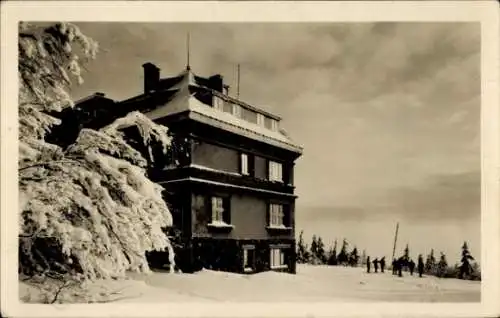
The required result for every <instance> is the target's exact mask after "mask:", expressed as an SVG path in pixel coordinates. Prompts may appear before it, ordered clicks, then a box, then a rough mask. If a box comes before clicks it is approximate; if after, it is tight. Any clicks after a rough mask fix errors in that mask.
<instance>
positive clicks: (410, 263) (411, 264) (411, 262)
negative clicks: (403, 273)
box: [408, 259, 415, 276]
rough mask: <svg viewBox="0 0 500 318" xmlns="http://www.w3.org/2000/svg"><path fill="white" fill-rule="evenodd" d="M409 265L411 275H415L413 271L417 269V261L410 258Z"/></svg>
mask: <svg viewBox="0 0 500 318" xmlns="http://www.w3.org/2000/svg"><path fill="white" fill-rule="evenodd" d="M408 267H409V268H410V275H411V276H413V271H414V270H415V262H414V261H413V260H412V259H410V262H409V263H408Z"/></svg>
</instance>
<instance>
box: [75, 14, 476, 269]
mask: <svg viewBox="0 0 500 318" xmlns="http://www.w3.org/2000/svg"><path fill="white" fill-rule="evenodd" d="M77 25H79V26H80V28H81V30H82V31H83V32H84V33H85V34H87V35H88V36H90V37H92V38H94V39H95V40H97V41H98V42H99V44H100V47H101V52H100V53H99V54H98V56H97V59H96V60H94V61H91V62H90V63H88V64H87V65H86V68H87V70H88V72H86V73H85V74H84V79H85V83H84V84H83V85H81V86H80V87H76V88H74V89H73V96H74V98H80V97H84V96H87V95H89V94H92V93H94V92H97V91H99V92H104V93H105V94H106V95H107V96H108V97H110V98H113V99H118V100H121V99H125V98H128V97H131V96H135V95H137V94H139V93H141V91H142V88H143V74H142V67H141V65H142V64H143V63H144V62H147V61H149V62H152V63H154V64H156V65H157V66H158V67H159V68H160V69H161V76H162V77H167V76H173V75H176V74H178V73H180V72H181V71H182V70H183V69H184V68H185V66H186V37H187V36H186V35H187V33H188V32H189V33H190V39H191V40H190V43H191V44H190V47H191V50H190V51H191V54H190V64H191V67H192V70H193V71H194V72H195V73H197V74H199V75H201V76H209V75H213V74H216V73H219V74H222V75H223V76H224V80H225V81H226V82H227V83H228V84H229V85H232V88H231V92H233V94H234V92H235V91H236V89H235V84H236V76H235V74H236V67H237V64H240V65H241V73H240V75H241V80H240V99H241V100H243V101H245V102H247V103H249V104H252V105H255V106H258V107H260V108H263V109H265V110H268V111H270V112H272V113H276V114H278V115H280V116H281V117H282V118H283V121H282V127H283V128H285V130H287V132H288V133H289V134H290V135H291V137H292V138H293V139H294V140H295V141H296V142H297V143H299V144H300V145H302V146H303V147H304V154H303V155H302V156H301V157H300V158H299V159H298V160H297V163H296V170H295V185H296V194H297V195H298V196H299V198H298V200H297V203H296V229H297V232H300V230H303V231H304V236H305V237H306V240H310V237H311V236H312V235H313V234H316V235H320V236H321V237H322V238H323V240H324V241H325V242H326V243H327V244H332V243H333V241H334V240H335V239H338V240H339V241H341V240H342V238H346V239H347V241H348V242H349V243H350V246H351V247H353V246H357V247H358V249H360V250H363V249H364V250H366V253H367V254H368V255H371V256H372V258H373V257H381V256H386V257H387V258H390V257H391V255H392V248H393V241H394V231H395V226H396V223H397V222H399V223H400V228H399V236H398V245H397V251H396V254H397V255H398V254H401V253H402V250H403V248H404V246H405V245H406V244H409V247H410V252H411V254H412V256H413V257H414V258H416V257H417V255H418V254H419V253H422V254H424V255H425V254H427V253H428V252H429V250H430V249H431V248H434V249H435V251H436V254H437V255H439V251H443V252H445V254H446V255H447V258H448V261H449V262H450V263H454V262H456V261H457V260H458V258H459V256H460V255H459V253H460V247H461V245H462V243H463V241H467V242H468V243H469V247H470V249H471V252H472V254H473V255H475V256H476V258H479V257H480V247H481V245H480V243H481V242H480V216H481V211H480V181H481V180H480V107H481V104H480V93H481V91H480V25H479V24H478V23H408V22H406V23H387V22H385V23H324V24H312V23H290V24H278V23H269V24H265V23H256V24H247V23H233V24H231V23H220V24H216V23H210V24H187V23H184V24H178V23H177V24H174V23H147V24H145V23H77Z"/></svg>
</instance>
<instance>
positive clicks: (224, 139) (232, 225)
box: [93, 63, 302, 273]
mask: <svg viewBox="0 0 500 318" xmlns="http://www.w3.org/2000/svg"><path fill="white" fill-rule="evenodd" d="M143 67H144V93H143V94H141V95H139V96H136V97H133V98H130V99H128V100H125V101H122V102H114V103H113V106H112V108H114V109H120V111H121V112H123V113H126V112H128V111H132V110H139V111H141V112H143V113H145V114H146V116H148V117H150V118H151V119H152V120H154V121H155V122H157V123H159V124H163V125H166V126H167V127H168V128H169V130H170V131H171V132H172V133H173V134H174V135H175V137H176V138H177V140H182V143H183V146H184V152H183V154H182V156H180V157H179V158H177V159H178V160H177V161H176V163H175V164H170V165H167V166H164V165H159V166H156V167H154V169H152V170H151V172H150V177H151V178H152V179H153V180H154V181H156V182H158V183H160V184H161V185H162V186H163V187H164V188H165V197H166V200H167V202H169V204H170V207H171V212H172V214H173V220H174V228H175V229H177V230H178V232H179V233H180V237H179V238H178V239H179V241H180V244H181V246H182V248H181V249H179V250H178V252H177V255H176V258H177V260H176V262H177V265H178V267H179V268H180V269H181V270H183V271H184V272H193V271H196V270H199V269H201V268H209V269H214V270H223V271H231V272H242V273H254V272H260V271H265V270H270V269H271V270H279V271H287V272H291V273H294V272H295V232H294V231H295V220H294V215H295V200H296V196H295V195H294V189H295V187H294V183H293V170H294V162H295V160H296V159H297V158H298V157H299V156H300V155H301V153H302V149H301V148H300V147H299V146H297V145H295V144H294V143H293V142H292V141H291V140H290V139H289V137H287V136H286V135H285V133H284V132H283V131H281V130H280V128H279V122H280V120H281V119H280V118H279V117H277V116H275V115H273V114H270V113H267V112H265V111H263V110H260V109H258V108H256V107H254V106H251V105H247V104H245V103H243V102H241V101H238V100H236V99H234V98H232V97H230V96H228V91H227V90H228V86H226V85H224V83H223V79H222V77H221V76H220V75H214V76H211V77H209V78H203V77H199V76H196V75H195V74H193V73H192V71H191V70H190V69H189V67H188V68H187V70H186V71H184V72H183V73H181V74H180V75H179V76H177V77H171V78H165V79H160V75H159V74H160V72H159V69H158V68H157V67H156V66H154V65H153V64H150V63H146V64H145V65H143ZM96 98H97V99H99V102H100V101H101V99H102V98H104V97H103V96H102V95H98V96H97V97H96V96H94V97H93V100H96ZM119 115H123V114H119ZM116 116H118V114H115V115H102V116H101V117H102V118H101V121H106V120H107V121H111V120H112V119H113V118H114V117H116ZM103 118H106V119H103ZM152 258H154V262H155V263H156V264H159V265H162V263H163V262H166V260H167V259H168V258H167V257H166V255H162V254H161V253H156V254H155V255H154V257H152Z"/></svg>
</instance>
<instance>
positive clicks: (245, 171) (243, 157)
mask: <svg viewBox="0 0 500 318" xmlns="http://www.w3.org/2000/svg"><path fill="white" fill-rule="evenodd" d="M240 160H241V166H240V167H241V170H240V173H241V174H243V175H249V174H250V173H249V169H248V155H247V154H246V153H242V154H241V155H240Z"/></svg>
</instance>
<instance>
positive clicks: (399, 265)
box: [396, 257, 403, 277]
mask: <svg viewBox="0 0 500 318" xmlns="http://www.w3.org/2000/svg"><path fill="white" fill-rule="evenodd" d="M396 266H397V268H398V276H399V277H403V259H402V258H401V257H400V258H398V260H397V261H396Z"/></svg>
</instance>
